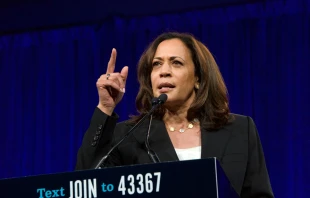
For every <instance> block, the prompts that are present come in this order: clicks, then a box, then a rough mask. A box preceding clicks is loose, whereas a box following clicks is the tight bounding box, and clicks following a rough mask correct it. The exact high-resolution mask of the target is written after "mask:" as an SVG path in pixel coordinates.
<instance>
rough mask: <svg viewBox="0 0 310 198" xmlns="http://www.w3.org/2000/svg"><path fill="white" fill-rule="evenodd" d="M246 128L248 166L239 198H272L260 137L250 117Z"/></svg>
mask: <svg viewBox="0 0 310 198" xmlns="http://www.w3.org/2000/svg"><path fill="white" fill-rule="evenodd" d="M248 127H249V129H248V131H249V134H248V138H249V141H248V143H249V145H248V148H249V151H248V152H249V153H248V164H247V170H246V175H245V180H244V184H243V188H242V191H241V197H242V198H274V195H273V191H272V188H271V185H270V179H269V175H268V171H267V167H266V163H265V157H264V152H263V148H262V144H261V141H260V137H259V135H258V132H257V128H256V126H255V124H254V121H253V119H252V118H250V117H248Z"/></svg>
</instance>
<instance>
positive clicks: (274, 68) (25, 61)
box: [0, 0, 310, 198]
mask: <svg viewBox="0 0 310 198" xmlns="http://www.w3.org/2000/svg"><path fill="white" fill-rule="evenodd" d="M167 30H174V31H182V32H184V31H185V32H190V33H192V34H194V35H195V36H196V37H197V38H198V39H200V40H201V41H202V42H204V43H205V44H206V45H207V46H208V47H209V48H210V50H211V52H213V54H214V56H215V57H216V60H217V61H218V64H219V66H220V69H221V71H222V73H223V76H224V79H225V81H226V83H227V86H228V90H229V94H230V103H231V108H232V111H233V112H234V113H239V114H245V115H249V116H252V117H253V118H254V120H255V123H256V124H257V128H258V130H259V134H260V136H261V141H262V144H263V147H264V151H265V157H266V161H267V166H268V169H269V174H270V178H271V183H272V187H273V189H274V192H275V195H276V197H281V198H292V197H300V198H303V197H307V196H308V195H309V193H310V187H309V186H310V182H309V181H310V172H309V167H310V160H309V149H310V146H309V143H310V134H309V131H310V126H309V118H310V116H309V110H310V108H309V100H310V89H309V85H310V80H309V74H310V69H309V67H310V39H309V37H310V3H309V1H302V0H300V1H293V0H292V1H286V2H283V1H282V2H279V1H278V2H270V3H257V4H251V5H239V6H232V7H226V8H213V9H208V10H198V11H191V12H184V13H175V14H166V15H159V16H146V17H142V18H128V19H124V18H117V17H115V18H114V19H113V20H110V21H105V22H103V24H102V25H101V26H96V27H94V26H83V27H71V28H67V29H58V30H49V31H41V32H32V33H23V34H16V35H6V36H2V37H0V74H1V78H0V84H1V91H0V93H1V97H0V102H1V113H0V115H1V117H0V122H1V139H0V155H1V161H0V178H7V177H19V176H27V175H36V174H47V173H55V172H65V171H72V170H73V169H74V165H75V160H76V153H77V150H78V148H79V146H80V144H81V141H82V137H83V134H84V132H85V131H86V129H87V127H88V124H89V121H90V118H91V115H92V113H93V110H94V108H95V106H96V105H97V99H98V96H97V91H96V87H95V83H96V80H97V78H98V77H99V76H100V75H101V74H103V73H105V71H106V65H107V62H108V60H109V56H110V53H111V49H112V47H115V48H116V49H117V50H118V58H117V68H116V70H120V69H121V68H122V67H123V66H124V65H128V66H129V78H128V83H127V87H126V94H125V97H124V99H123V100H122V102H121V103H120V104H119V106H118V107H117V109H116V111H117V113H118V114H119V115H120V118H121V119H120V121H121V120H124V119H127V118H128V115H129V114H134V113H136V111H135V107H134V100H135V96H136V94H137V91H138V83H137V80H136V63H137V61H138V59H139V56H140V55H141V53H142V52H143V50H144V49H145V47H146V46H147V44H148V43H149V42H150V41H151V40H152V39H154V38H155V36H157V35H158V34H160V33H162V32H163V31H167Z"/></svg>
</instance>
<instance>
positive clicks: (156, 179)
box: [118, 172, 161, 195]
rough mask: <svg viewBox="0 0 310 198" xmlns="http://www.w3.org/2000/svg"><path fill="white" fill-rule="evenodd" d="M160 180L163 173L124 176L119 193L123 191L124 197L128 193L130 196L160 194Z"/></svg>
mask: <svg viewBox="0 0 310 198" xmlns="http://www.w3.org/2000/svg"><path fill="white" fill-rule="evenodd" d="M160 178H161V172H154V173H153V174H152V173H146V174H137V175H135V176H134V175H128V176H127V177H126V176H124V175H123V176H121V179H120V181H119V185H118V191H121V192H122V195H126V192H127V193H128V194H129V195H133V194H135V193H138V194H142V193H144V192H146V193H152V192H159V189H160ZM126 184H127V187H126Z"/></svg>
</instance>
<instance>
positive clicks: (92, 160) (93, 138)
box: [75, 108, 121, 170]
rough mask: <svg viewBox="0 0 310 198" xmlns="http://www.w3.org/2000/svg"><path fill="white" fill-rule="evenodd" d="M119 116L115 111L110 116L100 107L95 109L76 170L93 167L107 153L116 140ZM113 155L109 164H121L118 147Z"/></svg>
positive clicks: (80, 150) (79, 152)
mask: <svg viewBox="0 0 310 198" xmlns="http://www.w3.org/2000/svg"><path fill="white" fill-rule="evenodd" d="M118 118H119V117H118V115H117V114H115V113H113V114H112V115H111V116H108V115H106V114H105V113H103V112H102V111H101V110H100V109H99V108H96V109H95V111H94V113H93V116H92V118H91V122H90V126H89V127H88V129H87V131H86V133H85V134H84V137H83V141H82V145H81V147H80V148H79V150H78V154H77V162H76V166H75V170H84V169H92V168H94V167H95V166H96V165H97V163H98V162H99V161H100V159H101V158H102V157H103V156H104V155H105V154H107V152H108V151H109V149H110V148H111V147H112V145H113V142H114V129H115V126H116V123H117V120H118ZM111 155H112V156H110V157H109V159H108V166H115V165H119V164H121V162H120V158H119V155H118V150H117V149H115V151H114V152H113V153H111Z"/></svg>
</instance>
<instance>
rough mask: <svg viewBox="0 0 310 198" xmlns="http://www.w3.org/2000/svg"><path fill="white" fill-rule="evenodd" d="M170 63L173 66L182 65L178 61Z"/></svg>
mask: <svg viewBox="0 0 310 198" xmlns="http://www.w3.org/2000/svg"><path fill="white" fill-rule="evenodd" d="M172 63H173V64H175V65H182V63H181V62H180V61H173V62H172Z"/></svg>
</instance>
